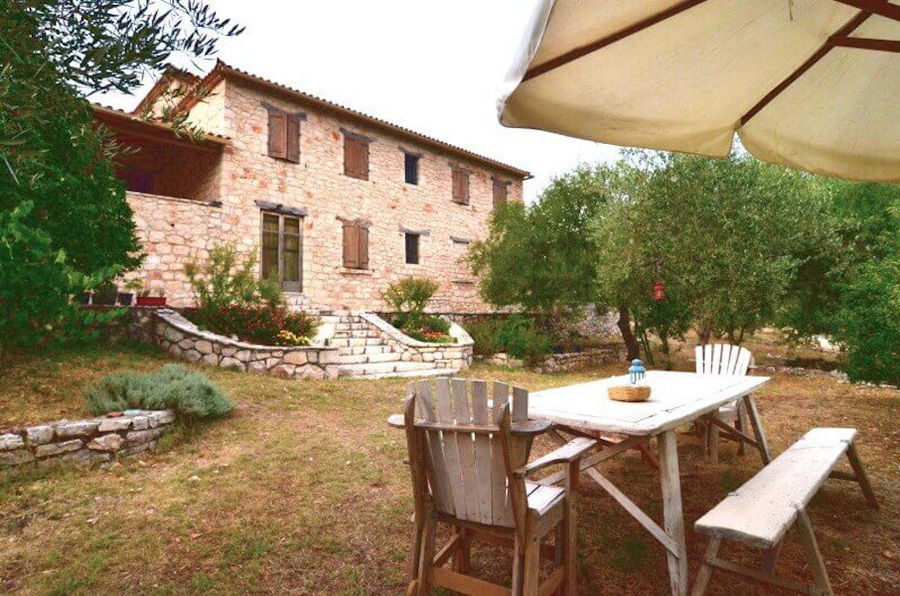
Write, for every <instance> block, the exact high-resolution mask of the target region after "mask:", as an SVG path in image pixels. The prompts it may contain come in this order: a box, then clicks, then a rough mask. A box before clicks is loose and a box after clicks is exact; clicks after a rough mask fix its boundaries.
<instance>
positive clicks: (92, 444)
mask: <svg viewBox="0 0 900 596" xmlns="http://www.w3.org/2000/svg"><path fill="white" fill-rule="evenodd" d="M173 422H175V413H174V412H172V411H171V410H128V411H126V412H125V413H124V414H122V415H121V416H116V417H111V416H102V417H99V418H88V419H85V420H73V421H69V420H59V421H58V422H51V423H47V424H39V425H36V426H25V427H19V428H13V429H7V430H6V431H4V432H3V433H2V434H0V468H3V467H9V466H20V465H24V464H32V463H41V462H45V461H74V462H78V463H93V462H101V463H102V462H108V461H110V460H112V459H114V458H117V457H125V456H129V455H134V454H136V453H141V452H143V451H147V450H148V449H152V448H154V447H156V443H157V440H158V439H159V437H160V436H161V435H162V434H163V433H164V432H165V431H166V429H167V428H168V427H169V426H171V425H172V423H173Z"/></svg>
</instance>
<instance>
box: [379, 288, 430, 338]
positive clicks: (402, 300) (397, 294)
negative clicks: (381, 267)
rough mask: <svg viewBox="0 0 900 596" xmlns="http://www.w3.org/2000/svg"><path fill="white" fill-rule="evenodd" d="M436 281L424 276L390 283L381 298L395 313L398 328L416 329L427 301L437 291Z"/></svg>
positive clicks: (420, 325) (420, 321) (419, 324)
mask: <svg viewBox="0 0 900 596" xmlns="http://www.w3.org/2000/svg"><path fill="white" fill-rule="evenodd" d="M437 289H438V285H437V283H435V282H433V281H431V280H430V279H426V278H424V277H407V278H404V279H401V280H400V281H398V282H395V283H392V284H391V285H390V286H388V289H387V290H385V291H384V292H382V294H381V298H382V299H383V300H384V301H385V302H387V303H388V305H389V306H390V307H391V309H392V310H393V311H394V312H395V313H396V315H395V317H394V325H395V326H397V327H398V328H400V329H405V330H410V331H418V330H420V329H421V328H422V317H423V313H424V312H425V307H426V306H428V301H429V300H431V297H432V296H434V293H435V292H437Z"/></svg>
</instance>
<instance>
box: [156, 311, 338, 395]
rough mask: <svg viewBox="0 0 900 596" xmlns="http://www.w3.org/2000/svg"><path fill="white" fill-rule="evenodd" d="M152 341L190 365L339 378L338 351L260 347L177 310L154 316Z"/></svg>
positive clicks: (326, 348)
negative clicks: (198, 322) (198, 323)
mask: <svg viewBox="0 0 900 596" xmlns="http://www.w3.org/2000/svg"><path fill="white" fill-rule="evenodd" d="M153 336H154V337H153V342H154V343H155V344H156V345H158V346H159V347H160V348H161V349H162V350H165V351H166V352H169V353H170V354H172V355H173V356H177V357H178V358H181V359H182V360H187V361H188V362H200V363H203V364H210V365H212V366H220V367H222V368H233V369H235V370H240V371H244V372H254V373H259V374H270V375H273V376H276V377H281V378H284V379H291V378H293V379H331V378H335V377H337V376H338V368H339V363H338V350H337V348H334V347H327V346H296V347H281V346H261V345H256V344H249V343H246V342H242V341H237V340H233V339H230V338H228V337H224V336H222V335H217V334H215V333H210V332H209V331H203V330H201V329H199V328H198V327H197V326H196V325H194V324H193V323H191V322H190V321H188V320H187V319H185V318H184V317H183V316H181V315H180V314H178V313H177V312H175V311H174V310H171V309H168V308H165V309H159V310H157V311H156V312H155V313H154V324H153Z"/></svg>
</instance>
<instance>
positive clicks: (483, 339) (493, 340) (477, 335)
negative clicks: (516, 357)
mask: <svg viewBox="0 0 900 596" xmlns="http://www.w3.org/2000/svg"><path fill="white" fill-rule="evenodd" d="M465 327H466V331H467V332H468V334H469V335H470V336H472V341H474V342H475V345H474V346H472V351H473V352H474V353H475V354H478V355H479V356H490V355H492V354H496V353H497V352H502V351H503V347H502V346H501V345H500V344H499V343H498V342H497V328H498V327H499V322H498V321H497V319H494V318H485V319H478V320H474V321H469V322H467V323H466V325H465Z"/></svg>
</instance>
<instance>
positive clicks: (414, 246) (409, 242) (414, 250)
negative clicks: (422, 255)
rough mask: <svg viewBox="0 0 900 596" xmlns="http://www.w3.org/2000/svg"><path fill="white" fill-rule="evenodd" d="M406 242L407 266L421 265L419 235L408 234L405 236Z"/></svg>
mask: <svg viewBox="0 0 900 596" xmlns="http://www.w3.org/2000/svg"><path fill="white" fill-rule="evenodd" d="M403 236H404V238H405V240H406V264H407V265H418V264H419V234H411V233H409V232H407V233H406V234H404V235H403Z"/></svg>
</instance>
